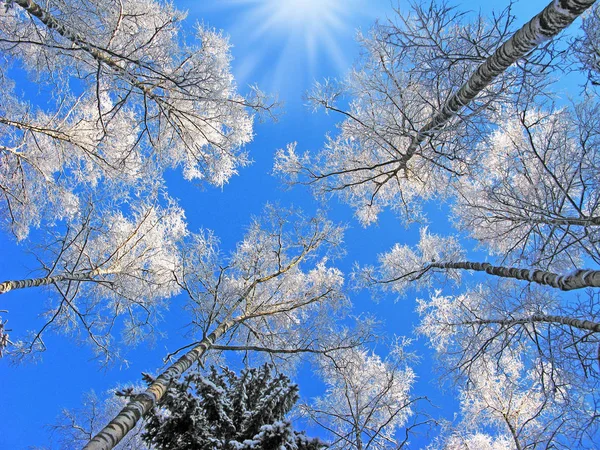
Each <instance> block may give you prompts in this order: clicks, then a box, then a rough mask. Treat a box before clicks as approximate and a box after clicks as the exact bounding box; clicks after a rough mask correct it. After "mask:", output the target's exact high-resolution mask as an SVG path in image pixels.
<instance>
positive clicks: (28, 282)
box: [0, 269, 112, 294]
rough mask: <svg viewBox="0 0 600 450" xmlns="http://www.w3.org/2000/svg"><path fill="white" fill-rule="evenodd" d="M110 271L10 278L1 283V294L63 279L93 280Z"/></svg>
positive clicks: (96, 270)
mask: <svg viewBox="0 0 600 450" xmlns="http://www.w3.org/2000/svg"><path fill="white" fill-rule="evenodd" d="M109 273H112V272H110V271H106V270H101V269H95V270H90V271H89V272H81V273H68V274H61V275H55V276H51V277H42V278H27V279H24V280H9V281H4V282H2V283H0V294H6V293H7V292H8V291H12V290H13V289H25V288H30V287H38V286H47V285H49V284H55V283H59V282H61V281H93V278H94V277H95V276H97V275H101V274H109Z"/></svg>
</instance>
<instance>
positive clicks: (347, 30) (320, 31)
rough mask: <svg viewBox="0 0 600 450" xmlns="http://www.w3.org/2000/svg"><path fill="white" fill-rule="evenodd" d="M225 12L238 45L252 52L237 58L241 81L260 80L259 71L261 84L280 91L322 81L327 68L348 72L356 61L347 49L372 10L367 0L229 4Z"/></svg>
mask: <svg viewBox="0 0 600 450" xmlns="http://www.w3.org/2000/svg"><path fill="white" fill-rule="evenodd" d="M220 8H227V9H229V10H230V11H231V12H232V13H233V14H232V16H233V17H232V19H233V21H232V24H231V25H232V26H231V28H230V29H229V31H230V33H231V34H232V38H233V39H232V40H233V42H234V44H235V45H236V46H237V47H238V48H240V49H242V47H243V49H244V50H246V49H248V51H244V52H243V55H242V57H241V58H239V57H238V61H237V63H238V66H237V73H236V78H237V79H238V81H241V82H244V81H251V80H253V79H255V76H256V75H257V74H256V72H258V71H259V70H258V69H259V68H260V72H261V74H262V75H261V78H262V80H259V81H261V84H263V85H266V86H265V87H267V88H269V89H276V90H281V89H285V88H286V86H287V87H291V86H290V85H291V84H295V83H294V79H297V78H298V77H300V76H305V77H310V78H311V79H312V78H315V77H318V76H319V72H320V69H321V67H323V66H327V67H328V68H332V69H333V71H334V72H337V73H339V74H340V75H341V74H343V73H344V72H345V71H346V70H347V69H348V67H349V63H350V62H351V61H350V58H349V57H348V56H347V53H348V52H345V51H344V46H346V45H352V43H353V41H354V33H355V28H356V27H357V24H356V20H355V19H356V17H357V16H359V14H358V13H360V17H361V18H364V16H365V14H364V12H365V11H364V10H368V9H369V7H368V4H367V2H366V0H226V1H224V2H222V3H221V4H220ZM234 9H235V12H234ZM366 16H370V14H366ZM265 66H268V67H269V69H268V70H265ZM329 73H331V70H329ZM298 81H299V80H298Z"/></svg>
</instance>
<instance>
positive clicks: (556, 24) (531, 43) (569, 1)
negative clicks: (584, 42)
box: [399, 0, 596, 168]
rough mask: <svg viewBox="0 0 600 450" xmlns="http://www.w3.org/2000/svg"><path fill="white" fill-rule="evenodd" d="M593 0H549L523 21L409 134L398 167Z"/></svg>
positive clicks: (565, 25)
mask: <svg viewBox="0 0 600 450" xmlns="http://www.w3.org/2000/svg"><path fill="white" fill-rule="evenodd" d="M595 1H596V0H553V1H552V2H551V3H550V4H549V5H548V6H546V8H544V10H543V11H542V12H541V13H539V14H538V15H537V16H535V17H534V18H533V19H531V20H530V21H529V22H527V23H526V24H525V25H523V27H521V28H520V29H519V30H517V32H516V33H515V34H514V35H512V36H511V37H510V38H509V39H508V40H507V41H506V42H504V43H503V44H502V45H501V46H500V47H498V48H497V49H496V51H495V52H494V53H493V54H492V55H491V56H490V57H488V59H486V61H485V62H484V63H483V64H481V65H480V66H479V67H478V68H477V70H476V71H475V73H474V74H473V75H471V77H470V78H469V79H468V80H467V82H466V83H465V84H463V85H462V87H461V88H460V89H459V90H458V92H456V93H455V94H453V95H452V96H451V97H450V98H449V99H448V100H447V101H446V103H445V104H444V106H443V107H442V109H441V110H440V111H438V112H437V113H436V114H434V115H433V117H432V118H431V120H430V121H429V122H428V123H427V124H426V125H425V126H423V128H421V129H420V130H419V131H418V132H417V134H416V135H415V136H414V137H413V139H412V142H411V143H410V145H409V147H408V149H407V150H406V153H405V154H404V155H403V156H402V157H401V158H400V159H399V162H400V168H406V164H407V163H408V161H409V160H410V159H411V158H412V157H413V156H414V154H415V153H416V151H417V149H418V148H419V146H420V145H421V144H422V143H423V142H424V141H425V139H427V138H428V137H432V136H433V135H434V134H435V132H436V131H438V130H440V129H441V128H442V127H443V126H444V125H445V124H446V123H447V122H448V121H450V119H452V117H454V116H455V115H456V113H457V112H458V111H460V110H461V109H462V108H463V106H466V105H468V104H469V103H471V100H473V99H474V98H475V97H476V96H477V94H479V93H480V92H481V91H482V90H483V89H485V88H486V87H487V86H488V85H489V84H490V83H491V82H492V81H494V79H495V78H496V77H498V76H499V75H500V74H502V73H503V72H504V71H505V70H506V69H508V67H510V66H511V65H512V64H514V63H515V62H517V61H518V60H519V59H521V58H522V57H524V56H525V55H526V54H527V53H529V52H530V51H532V50H533V49H535V48H536V47H537V46H538V45H540V44H541V43H542V42H545V41H548V40H550V39H552V38H553V37H555V36H556V35H557V34H558V33H560V32H561V31H562V30H564V29H565V28H567V27H568V26H569V25H570V24H571V23H572V22H573V21H574V20H575V19H576V18H577V17H579V16H580V15H581V14H582V13H583V12H584V11H585V10H586V9H588V8H589V7H590V6H592V5H593V4H594V3H595Z"/></svg>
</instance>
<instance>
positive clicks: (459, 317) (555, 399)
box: [418, 282, 600, 448]
mask: <svg viewBox="0 0 600 450" xmlns="http://www.w3.org/2000/svg"><path fill="white" fill-rule="evenodd" d="M597 302H598V294H597V293H593V292H589V293H588V294H587V295H586V296H585V297H584V298H581V299H580V300H578V301H572V302H569V303H567V304H565V302H564V301H561V299H560V298H559V297H557V296H556V295H554V294H553V293H552V292H550V291H548V290H543V289H541V288H534V287H532V286H530V287H529V288H526V289H523V288H521V287H518V286H515V285H514V284H512V283H511V282H503V283H501V284H497V285H494V286H480V287H478V288H477V289H474V290H471V291H469V292H467V293H465V294H461V295H457V296H444V295H441V294H440V293H436V294H434V295H432V297H431V299H430V300H429V301H423V300H419V301H418V311H419V313H420V314H421V316H422V322H421V324H420V326H419V328H418V332H419V333H421V334H423V335H424V336H426V337H427V338H428V340H429V341H430V343H431V346H432V347H433V348H434V349H435V351H436V353H437V354H438V356H439V358H440V363H441V366H442V369H443V370H444V372H446V373H447V374H449V375H452V376H453V379H454V381H455V382H456V383H457V384H458V385H459V386H463V387H461V389H462V390H463V392H466V391H470V390H472V392H471V394H470V395H474V396H485V395H488V394H489V392H488V391H487V389H486V388H485V386H479V385H478V381H477V380H478V379H479V377H481V376H482V373H485V370H484V369H485V368H486V367H488V368H494V367H495V371H500V370H501V371H504V370H508V369H507V367H510V365H509V364H508V363H507V361H516V362H518V366H519V367H520V368H521V369H519V371H525V372H524V373H525V374H526V375H525V378H523V380H529V381H527V383H526V384H525V385H522V386H520V387H519V391H520V392H522V395H530V394H531V395H534V396H536V395H539V399H538V400H536V402H537V403H538V406H536V407H535V408H538V409H537V412H535V411H534V412H535V414H534V415H533V416H525V420H526V422H523V424H524V425H527V426H529V425H530V424H531V421H538V420H539V425H540V426H542V428H541V429H542V431H543V435H544V436H549V438H551V439H552V440H557V441H558V442H562V441H561V439H562V437H564V439H565V441H564V442H563V443H562V446H566V445H567V444H568V442H579V441H581V442H582V445H584V443H585V442H587V444H585V446H589V447H590V448H593V447H594V442H595V439H596V438H595V437H594V436H595V435H596V430H597V427H598V423H597V404H598V398H597V395H596V393H597V384H598V366H597V348H598V332H599V330H600V325H599V324H598V303H597ZM486 370H487V369H486ZM488 372H489V370H488ZM515 376H516V375H515ZM519 383H521V382H518V383H517V384H516V386H519ZM477 391H480V392H477ZM497 398H498V399H509V400H510V399H511V398H512V397H511V396H509V395H505V394H502V395H500V394H498V395H497ZM534 403H535V402H534ZM516 410H518V411H520V410H519V409H518V408H517V409H516ZM547 414H550V416H547V417H546V415H547ZM469 415H470V416H472V417H476V416H477V414H469ZM527 417H530V418H529V419H528V418H527ZM544 417H546V418H544ZM506 426H509V425H508V423H507V424H506ZM511 426H512V427H513V428H514V429H513V430H510V426H509V431H510V432H511V434H512V435H513V437H514V436H515V433H517V429H518V427H517V426H516V425H515V424H513V425H511ZM517 434H518V433H517ZM509 436H510V435H509ZM528 439H529V438H528ZM536 439H542V437H539V438H536ZM544 439H545V438H544ZM515 440H516V439H515ZM590 440H591V443H590ZM535 442H537V441H535ZM519 445H521V447H519ZM535 445H537V444H527V445H525V444H522V443H521V444H518V443H515V446H516V447H517V448H527V447H533V446H535ZM540 445H541V444H540ZM596 445H597V442H596ZM559 446H560V445H559Z"/></svg>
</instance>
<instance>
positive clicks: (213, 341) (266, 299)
mask: <svg viewBox="0 0 600 450" xmlns="http://www.w3.org/2000/svg"><path fill="white" fill-rule="evenodd" d="M294 219H296V220H294ZM341 232H342V230H341V229H340V228H339V227H336V226H334V225H333V224H332V223H330V222H329V221H326V220H324V219H323V218H322V217H316V218H312V219H306V218H303V217H301V216H300V217H298V216H297V217H295V218H294V215H293V214H291V213H289V212H284V211H281V210H278V208H274V207H271V208H268V209H267V210H266V211H265V213H264V214H263V218H262V220H255V221H254V222H253V223H252V224H251V226H250V228H249V229H248V232H247V234H246V237H245V238H244V240H243V241H242V242H241V243H240V244H239V245H238V246H237V249H236V251H235V252H234V253H233V254H232V255H231V257H229V258H227V259H226V260H224V261H223V262H220V259H221V257H220V255H219V253H218V250H217V247H216V246H212V247H211V248H202V249H201V250H200V251H198V250H196V249H195V248H194V246H192V245H189V246H185V247H183V248H185V249H186V253H185V255H184V256H185V257H184V259H183V260H184V263H183V264H182V266H181V270H180V271H178V272H177V278H176V279H177V282H178V283H179V285H180V286H181V288H182V289H183V290H184V291H185V292H186V293H187V294H188V296H189V299H190V305H191V307H192V309H193V311H195V314H196V315H195V316H194V319H193V323H194V324H195V325H196V327H197V328H196V330H197V331H196V332H197V333H198V335H199V338H200V340H199V341H197V342H194V343H193V344H191V345H189V346H188V347H186V348H183V349H180V350H179V351H180V352H182V351H184V350H185V351H186V353H185V354H183V356H181V357H180V358H179V359H178V360H177V361H176V362H174V363H173V364H171V365H170V366H169V367H168V368H167V369H166V370H165V371H164V372H162V374H160V375H159V376H158V377H157V378H156V379H155V380H154V382H153V383H152V384H151V385H150V386H149V387H148V389H147V390H146V391H145V392H143V393H142V394H140V395H138V396H136V397H135V398H134V399H132V401H130V403H129V404H128V405H127V406H126V407H125V408H124V409H123V410H122V411H121V412H120V413H119V414H118V415H117V416H116V417H115V418H114V419H113V420H112V421H111V422H110V423H109V424H108V425H107V426H106V427H105V428H104V429H103V430H102V431H101V432H100V433H98V434H97V435H96V436H95V437H94V438H93V439H92V440H91V441H90V442H89V443H88V445H87V446H86V448H88V449H95V448H112V447H113V446H114V445H115V444H116V443H117V442H119V441H120V440H121V439H122V438H123V436H125V435H126V434H127V432H128V431H129V430H131V429H132V428H133V427H134V426H135V423H136V422H137V421H138V420H139V419H140V417H142V416H143V415H145V414H146V413H147V412H148V411H149V410H150V409H151V408H152V407H153V406H154V405H156V404H157V402H158V401H160V399H161V398H162V397H163V396H164V394H165V392H166V389H167V387H168V386H169V383H170V381H171V380H173V379H176V378H178V377H180V376H181V375H182V374H183V373H184V372H186V371H187V370H188V369H189V368H190V367H191V365H192V364H193V363H195V362H196V361H200V360H201V359H202V358H203V357H204V356H205V354H206V352H207V351H208V350H211V349H212V350H216V349H217V346H218V349H220V350H225V349H231V350H248V351H258V352H265V353H267V354H269V355H274V354H277V353H280V354H282V355H283V356H288V357H289V356H290V355H295V354H302V353H327V352H329V351H332V350H335V349H340V348H345V347H352V346H356V345H360V344H361V343H363V342H365V339H367V338H368V334H366V333H364V332H361V333H344V332H343V330H342V332H340V330H339V329H337V328H336V326H335V320H334V319H335V317H336V316H337V315H338V314H340V313H343V312H346V310H347V307H348V306H349V303H348V299H347V298H346V296H345V295H344V293H343V291H342V284H343V276H342V273H341V272H340V271H339V270H337V269H334V268H331V267H329V266H328V265H327V259H326V258H324V256H325V254H326V253H327V251H328V250H329V251H333V250H335V248H336V247H337V246H338V245H339V244H340V242H341V234H342V233H341ZM200 236H202V234H201V235H200ZM191 239H193V240H198V239H200V241H206V239H204V238H202V237H199V235H195V236H192V237H191ZM211 249H212V250H211ZM365 331H366V330H365Z"/></svg>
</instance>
